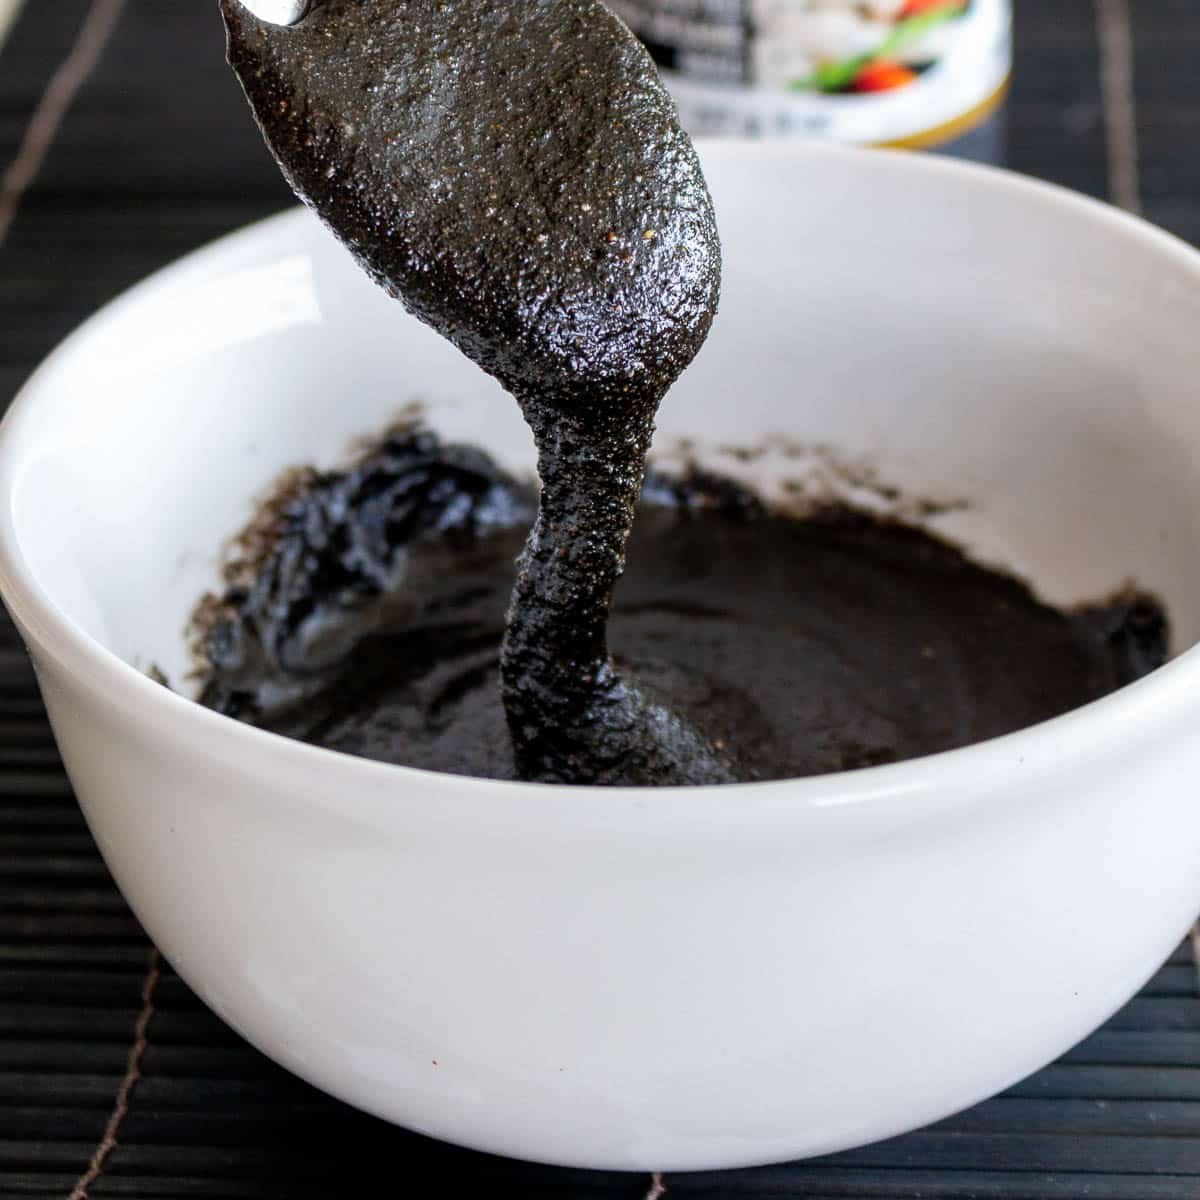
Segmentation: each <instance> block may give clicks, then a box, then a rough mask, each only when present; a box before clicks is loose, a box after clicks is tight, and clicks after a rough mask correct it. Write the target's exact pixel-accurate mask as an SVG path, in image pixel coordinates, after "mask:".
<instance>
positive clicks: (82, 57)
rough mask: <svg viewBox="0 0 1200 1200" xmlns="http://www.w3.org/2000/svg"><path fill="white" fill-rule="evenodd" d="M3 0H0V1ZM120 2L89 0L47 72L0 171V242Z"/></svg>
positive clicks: (101, 49) (114, 19)
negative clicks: (68, 43)
mask: <svg viewBox="0 0 1200 1200" xmlns="http://www.w3.org/2000/svg"><path fill="white" fill-rule="evenodd" d="M5 2H6V0H0V5H3V4H4V3H5ZM45 2H46V0H42V3H45ZM124 8H125V0H93V2H92V6H91V7H90V8H89V9H88V12H87V16H86V17H85V18H84V20H83V24H82V25H81V26H80V27H79V33H78V35H77V36H76V38H75V44H74V45H73V46H72V47H71V52H70V53H69V54H68V55H67V57H66V58H64V59H63V61H62V62H61V63H60V64H59V67H58V70H56V71H55V72H54V74H53V75H52V76H51V77H50V82H49V84H47V85H46V90H45V91H44V92H43V93H42V98H41V100H39V101H38V106H37V108H35V109H34V110H33V116H32V117H31V118H30V121H29V125H28V126H27V127H26V129H25V136H24V137H23V138H22V139H21V144H20V146H19V147H18V149H17V155H16V157H15V158H14V159H13V160H12V162H11V163H9V165H8V168H7V169H6V170H5V172H4V174H3V175H0V243H2V242H3V241H4V239H5V238H6V237H7V236H8V232H9V230H10V229H11V228H12V223H13V221H14V220H15V219H16V216H17V210H18V209H19V208H20V207H21V201H22V200H23V199H24V197H25V193H26V192H27V191H28V190H29V188H30V185H31V184H32V183H33V181H34V180H35V179H36V178H37V177H38V175H39V173H40V172H41V169H42V166H43V164H44V163H45V161H46V155H47V154H49V152H50V147H51V146H52V145H53V144H54V139H55V137H56V136H57V134H58V130H59V127H60V126H61V125H62V122H63V118H64V117H65V116H66V115H67V112H68V111H69V109H70V107H71V102H72V101H73V100H74V99H75V96H76V95H77V94H78V92H79V89H80V88H81V87H82V86H83V85H84V84H85V83H86V82H87V79H88V76H89V75H91V73H92V72H93V71H94V70H95V69H96V64H97V63H98V62H99V61H100V55H101V54H102V53H103V52H104V47H105V46H106V45H107V44H108V39H109V38H110V37H112V33H113V30H114V29H116V27H117V21H118V20H119V19H120V17H121V12H122V10H123V9H124Z"/></svg>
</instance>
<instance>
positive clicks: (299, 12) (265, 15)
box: [239, 0, 314, 25]
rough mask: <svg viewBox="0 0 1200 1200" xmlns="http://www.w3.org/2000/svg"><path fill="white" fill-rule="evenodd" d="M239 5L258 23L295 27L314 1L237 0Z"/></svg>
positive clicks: (312, 5)
mask: <svg viewBox="0 0 1200 1200" xmlns="http://www.w3.org/2000/svg"><path fill="white" fill-rule="evenodd" d="M239 3H240V4H241V5H242V7H243V8H244V9H246V10H247V11H248V12H249V13H251V14H252V15H253V16H256V17H257V18H258V19H259V20H260V21H268V22H270V23H271V24H272V25H295V24H296V23H297V22H298V21H300V20H302V19H303V18H304V17H306V16H308V13H309V11H310V10H311V9H312V8H313V7H314V0H239Z"/></svg>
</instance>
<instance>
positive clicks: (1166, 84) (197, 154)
mask: <svg viewBox="0 0 1200 1200" xmlns="http://www.w3.org/2000/svg"><path fill="white" fill-rule="evenodd" d="M519 2H520V0H514V3H519ZM1127 4H1128V6H1127ZM1130 8H1132V9H1133V10H1134V12H1133V34H1134V37H1133V46H1132V51H1131V52H1130V48H1129V47H1128V46H1127V43H1126V41H1125V38H1124V32H1125V28H1126V22H1127V21H1128V17H1129V9H1130ZM215 9H216V5H215V3H214V0H125V2H124V3H122V0H26V7H25V12H24V15H23V16H22V17H21V19H20V20H19V22H18V24H17V26H16V27H15V29H14V30H13V32H12V34H11V35H10V37H9V39H8V41H7V42H6V43H5V44H4V46H3V48H2V49H0V169H2V167H3V165H4V164H7V163H8V162H10V161H11V160H13V159H14V158H17V160H18V169H17V170H16V171H11V170H10V172H9V174H8V176H7V177H6V189H5V190H4V191H0V218H2V217H3V214H4V210H5V205H7V207H8V208H9V210H10V211H11V210H13V209H14V208H15V209H16V210H17V211H16V219H15V221H14V222H13V223H12V228H11V230H10V231H9V233H8V235H7V238H4V237H3V236H0V399H5V398H7V397H8V396H10V395H11V394H12V393H13V392H14V391H15V390H16V388H17V386H18V385H19V383H20V382H21V381H22V379H24V377H25V376H26V375H27V374H28V372H29V371H30V369H31V368H32V367H33V365H34V364H35V362H36V361H37V360H38V359H39V358H40V357H41V356H42V355H43V354H44V353H45V352H46V351H47V350H48V349H50V347H51V346H52V345H53V344H54V343H55V342H56V341H57V340H58V339H59V338H60V337H61V336H62V335H63V334H64V333H66V332H67V331H68V330H69V329H70V328H71V327H72V326H74V325H75V324H76V323H78V322H79V321H80V320H81V319H82V318H83V317H85V316H86V315H87V314H88V313H90V312H91V311H92V310H94V309H95V308H96V307H97V306H98V305H100V304H101V303H103V302H104V301H106V300H107V299H109V298H110V297H111V296H113V295H114V294H115V293H116V292H118V291H119V290H121V289H122V288H124V287H126V286H127V285H129V284H131V283H133V282H134V281H135V280H137V279H139V278H140V277H142V276H143V275H145V274H146V273H147V272H149V271H151V270H153V269H155V268H156V267H158V266H160V265H162V264H163V263H165V262H167V261H168V260H170V259H172V258H174V257H176V256H177V255H179V254H181V253H183V252H184V251H187V250H189V249H191V248H193V247H195V246H197V245H199V244H201V243H203V242H205V241H207V240H209V239H211V238H213V237H215V236H217V235H218V234H220V233H223V232H225V231H227V230H229V229H231V228H233V227H234V226H236V225H240V224H242V223H244V222H246V221H248V220H251V219H253V218H255V217H258V216H261V215H263V214H265V213H267V212H270V211H273V210H274V209H277V208H279V207H281V206H283V205H285V204H287V203H289V201H290V197H289V196H288V194H287V193H286V191H285V190H284V188H283V185H282V184H281V183H280V182H279V179H278V175H277V173H276V171H275V169H274V167H273V166H272V165H271V163H270V162H269V161H268V159H267V156H266V152H265V151H264V149H263V148H262V146H261V144H260V143H259V141H258V138H257V136H256V134H255V133H254V130H253V128H252V126H251V123H250V121H249V120H248V117H247V114H246V111H245V108H244V106H243V104H242V101H241V99H240V97H239V95H238V93H237V90H236V86H235V85H234V84H233V82H232V80H231V78H230V77H229V75H228V73H227V72H226V70H225V68H224V65H223V62H222V47H221V37H220V32H219V28H218V21H217V17H216V11H215ZM1017 9H1018V13H1017V17H1018V23H1017V31H1018V38H1017V44H1018V55H1017V70H1016V77H1015V85H1014V90H1013V96H1012V102H1011V106H1010V125H1011V138H1012V148H1011V153H1010V160H1011V162H1012V165H1014V166H1016V167H1018V168H1019V169H1021V170H1025V171H1029V172H1031V173H1034V174H1037V175H1041V176H1043V177H1045V178H1049V179H1053V180H1055V181H1058V182H1061V183H1064V184H1067V185H1069V186H1072V187H1076V188H1079V189H1081V190H1083V191H1086V192H1089V193H1092V194H1094V195H1099V196H1104V195H1106V194H1109V193H1110V191H1114V192H1115V194H1116V195H1117V196H1118V197H1119V198H1120V199H1121V200H1122V202H1124V203H1126V204H1129V205H1131V206H1136V205H1138V204H1139V203H1140V204H1142V205H1143V206H1144V209H1145V211H1146V213H1147V215H1148V216H1149V217H1151V219H1153V220H1157V221H1159V222H1161V223H1163V224H1165V225H1166V226H1167V227H1169V228H1171V229H1173V230H1175V231H1176V232H1178V233H1181V234H1182V235H1183V236H1185V237H1190V238H1192V239H1196V240H1200V156H1198V155H1197V154H1196V153H1195V151H1196V149H1197V140H1198V136H1200V69H1198V68H1197V63H1198V62H1200V16H1198V15H1197V12H1196V9H1195V7H1194V0H1094V2H1093V0H1019V2H1018V5H1017ZM114 20H115V25H113V21H114ZM1102 63H1103V64H1104V69H1103V71H1102V70H1101V64H1102ZM1131 66H1135V67H1136V71H1135V73H1134V76H1135V78H1136V89H1135V91H1136V95H1134V94H1133V92H1132V91H1131V90H1130V89H1129V87H1128V82H1129V69H1130V67H1131ZM68 101H71V103H68ZM60 111H61V112H64V113H65V119H63V120H62V121H61V122H59V121H57V119H56V118H57V116H58V115H59V113H60ZM22 145H23V146H24V149H23V151H22V152H21V153H20V154H19V155H18V148H19V147H21V146H22ZM1139 148H1140V155H1141V162H1140V169H1139V163H1138V154H1139ZM15 193H19V194H15ZM18 201H19V204H18V203H16V202H18ZM2 225H3V221H2V219H0V227H2ZM1094 936H1097V937H1103V930H1097V931H1095V932H1094ZM864 952H866V951H864ZM880 1017H881V1019H883V1020H886V1014H882V1013H881V1014H880ZM114 1134H115V1141H112V1142H106V1136H111V1135H114ZM89 1164H93V1165H92V1166H91V1168H90V1169H89ZM663 1185H664V1186H665V1187H666V1188H667V1189H668V1194H669V1196H670V1197H672V1198H674V1200H683V1198H686V1197H721V1196H780V1197H783V1196H805V1197H822V1196H823V1197H887V1198H894V1200H901V1198H906V1197H912V1198H915V1197H927V1198H934V1197H954V1198H956V1200H961V1198H966V1197H980V1198H983V1197H994V1198H1000V1197H1004V1198H1009V1200H1018V1198H1021V1200H1043V1198H1044V1200H1050V1198H1052V1197H1063V1198H1065V1197H1070V1198H1072V1200H1074V1198H1077V1197H1093V1198H1095V1200H1196V1198H1197V1197H1200V995H1198V992H1197V977H1196V969H1195V963H1194V960H1193V957H1192V954H1191V951H1190V948H1188V947H1181V948H1180V950H1179V951H1178V952H1177V953H1176V954H1175V955H1174V956H1173V957H1172V959H1171V961H1170V962H1169V963H1168V964H1167V965H1166V966H1164V968H1163V970H1162V971H1161V972H1160V973H1159V975H1158V976H1157V977H1156V978H1155V980H1154V981H1153V983H1152V984H1151V985H1150V986H1149V987H1148V988H1147V989H1146V991H1145V992H1144V993H1143V994H1142V995H1141V996H1139V997H1138V998H1137V999H1136V1000H1134V1001H1133V1003H1132V1004H1130V1005H1129V1006H1128V1008H1126V1009H1125V1010H1124V1011H1123V1012H1122V1013H1121V1014H1120V1015H1119V1016H1118V1017H1116V1018H1115V1019H1114V1020H1113V1021H1111V1022H1110V1023H1109V1024H1108V1025H1107V1026H1106V1027H1105V1029H1104V1030H1102V1031H1101V1032H1100V1033H1097V1034H1096V1035H1095V1036H1094V1037H1092V1038H1090V1039H1089V1040H1088V1041H1087V1042H1086V1043H1084V1044H1083V1045H1082V1046H1080V1047H1079V1048H1078V1049H1076V1050H1075V1051H1073V1052H1072V1053H1071V1054H1069V1055H1067V1057H1066V1058H1065V1059H1063V1060H1062V1061H1061V1062H1060V1063H1058V1064H1056V1065H1055V1066H1053V1067H1051V1068H1049V1069H1047V1070H1046V1071H1043V1072H1041V1073H1040V1074H1039V1075H1037V1076H1035V1077H1034V1078H1032V1079H1030V1080H1028V1081H1026V1082H1025V1083H1023V1084H1021V1085H1020V1086H1019V1087H1017V1088H1014V1089H1013V1090H1012V1091H1011V1092H1009V1093H1007V1094H1006V1095H1005V1096H1002V1097H1000V1098H998V1099H996V1100H993V1101H991V1102H989V1103H987V1104H984V1105H982V1106H981V1107H979V1108H977V1109H975V1110H973V1111H972V1112H969V1113H965V1114H963V1115H961V1116H958V1117H955V1118H953V1119H952V1120H949V1121H946V1122H943V1123H942V1124H941V1125H938V1126H936V1127H934V1128H932V1129H929V1130H925V1131H923V1132H920V1133H915V1134H912V1135H910V1136H908V1137H904V1138H899V1139H896V1140H894V1141H891V1142H887V1143H883V1144H881V1145H877V1146H873V1147H869V1148H866V1149H863V1150H859V1151H855V1152H854V1153H851V1154H843V1155H840V1156H837V1157H835V1158H830V1159H825V1160H820V1161H814V1162H809V1163H803V1164H796V1165H791V1166H784V1167H773V1168H768V1169H764V1170H758V1171H743V1172H735V1173H727V1174H722V1175H686V1176H685V1175H679V1176H671V1177H668V1178H667V1179H666V1180H665V1181H663ZM657 1186H658V1185H657V1184H652V1181H651V1180H649V1179H647V1178H644V1177H637V1176H621V1175H605V1174H597V1173H588V1172H576V1171H557V1170H548V1169H543V1168H539V1167H530V1166H527V1165H524V1164H519V1163H510V1162H506V1161H503V1160H499V1159H493V1158H488V1157H486V1156H483V1155H477V1154H471V1153H467V1152H463V1151H458V1150H454V1149H452V1148H449V1147H446V1146H442V1145H440V1144H438V1143H434V1142H430V1141H427V1140H425V1139H421V1138H417V1137H414V1136H412V1135H410V1134H406V1133H404V1132H402V1131H399V1130H396V1129H393V1128H391V1127H389V1126H386V1125H384V1124H382V1123H380V1122H378V1121H374V1120H371V1119H369V1118H367V1117H364V1116H362V1115H360V1114H358V1113H355V1112H354V1111H352V1110H350V1109H348V1108H345V1107H344V1106H342V1105H339V1104H337V1103H335V1102H334V1101H331V1100H329V1099H327V1098H325V1097H324V1096H322V1095H320V1094H319V1093H317V1092H315V1091H313V1090H312V1089H310V1088H308V1087H306V1086H305V1085H303V1084H301V1083H299V1082H297V1081H295V1080H293V1079H291V1078H290V1077H289V1076H287V1075H286V1074H285V1073H284V1072H282V1071H280V1070H279V1069H278V1068H276V1067H274V1066H273V1065H272V1064H270V1063H269V1062H267V1061H266V1060H265V1059H264V1058H263V1057H262V1056H261V1055H259V1054H258V1053H257V1052H255V1051H254V1050H252V1049H251V1048H250V1047H248V1046H247V1045H246V1044H245V1043H243V1042H242V1041H240V1040H239V1039H238V1038H237V1037H236V1036H235V1035H234V1034H232V1033H231V1032H230V1031H229V1030H227V1029H226V1028H225V1027H224V1026H223V1025H222V1024H221V1023H220V1022H219V1021H218V1020H217V1019H216V1018H215V1017H213V1016H212V1015H211V1014H209V1013H208V1012H207V1011H206V1010H205V1009H204V1008H203V1006H202V1005H200V1003H199V1002H198V1001H197V1000H196V999H195V998H194V997H193V996H192V995H191V993H190V992H189V991H188V990H187V989H186V988H185V987H184V986H183V985H182V984H181V983H180V982H179V980H178V979H177V978H176V977H175V976H174V975H173V974H172V972H171V971H170V969H169V968H168V967H167V966H165V965H164V964H162V963H160V962H159V961H158V959H157V956H156V955H154V954H153V952H152V950H151V947H150V946H149V944H148V943H147V941H146V939H145V937H144V935H143V934H142V932H141V930H140V929H139V928H138V925H137V923H136V922H135V921H134V919H133V918H132V917H131V916H130V914H129V912H128V910H127V909H126V908H125V906H124V903H123V902H122V900H121V897H120V896H119V894H118V893H117V891H116V889H115V888H114V887H113V885H112V882H111V880H110V879H109V876H108V873H107V871H106V870H105V868H104V865H103V863H102V862H101V860H100V858H99V856H98V854H97V853H96V850H95V847H94V845H93V843H92V840H91V838H90V836H89V835H88V832H87V829H86V828H85V826H84V823H83V821H82V819H81V817H80V815H79V812H78V810H77V808H76V806H75V802H74V800H73V798H72V796H71V791H70V788H69V786H68V784H67V781H66V778H65V776H64V775H63V772H62V768H61V765H60V763H59V760H58V756H57V753H56V751H55V749H54V743H53V740H52V738H51V735H50V730H49V727H48V725H47V723H46V719H45V715H44V712H43V709H42V705H41V702H40V701H39V699H38V697H37V693H36V690H35V687H34V680H33V675H32V672H31V671H30V669H29V666H28V664H27V662H26V659H25V657H24V653H23V651H22V649H21V647H20V645H19V643H18V640H17V638H16V635H15V633H14V632H13V631H12V628H11V626H9V625H8V623H7V621H3V623H2V624H0V1196H13V1197H16V1196H58V1197H69V1196H75V1197H80V1196H82V1195H84V1194H85V1193H86V1194H87V1195H90V1196H92V1197H97V1198H98V1197H105V1196H110V1197H118V1196H125V1197H141V1198H142V1200H177V1198H182V1197H220V1198H226V1197H228V1198H234V1197H271V1198H273V1200H275V1198H285V1197H286V1198H291V1197H297V1198H299V1197H336V1196H343V1195H352V1194H375V1193H377V1192H380V1191H382V1190H384V1189H388V1190H391V1189H395V1190H397V1191H400V1192H412V1193H419V1194H422V1195H423V1194H427V1193H428V1194H434V1193H436V1194H439V1195H445V1196H448V1197H455V1196H459V1195H467V1196H474V1195H478V1196H483V1195H488V1196H510V1195H511V1196H556V1197H573V1198H575V1197H578V1198H582V1197H622V1198H626V1197H627V1198H629V1200H635V1198H640V1197H643V1196H646V1195H647V1194H649V1193H651V1192H652V1191H654V1190H655V1189H656V1188H657Z"/></svg>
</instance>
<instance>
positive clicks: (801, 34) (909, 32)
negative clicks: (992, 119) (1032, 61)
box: [611, 0, 1012, 146]
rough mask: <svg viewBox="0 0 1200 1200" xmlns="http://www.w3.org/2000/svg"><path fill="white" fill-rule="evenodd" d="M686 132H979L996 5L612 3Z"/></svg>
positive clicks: (995, 49)
mask: <svg viewBox="0 0 1200 1200" xmlns="http://www.w3.org/2000/svg"><path fill="white" fill-rule="evenodd" d="M611 7H613V8H614V9H615V10H616V11H617V12H618V13H619V14H620V15H621V16H622V17H623V18H624V19H625V20H626V21H627V22H628V23H629V25H630V27H631V28H632V29H633V30H634V32H635V33H637V34H638V35H639V36H640V37H641V38H642V40H643V41H644V42H645V43H646V45H647V47H648V48H649V50H650V52H651V54H652V55H653V56H654V58H655V60H656V61H657V63H658V64H659V66H660V68H661V69H662V71H663V75H664V78H665V79H666V81H667V83H668V85H669V86H670V87H671V89H672V91H673V92H674V93H675V97H676V100H677V102H678V104H679V108H680V114H681V116H682V118H683V120H684V123H685V124H686V125H687V126H688V127H689V128H690V129H691V131H692V132H693V133H699V134H734V135H745V136H771V135H775V136H778V135H807V136H815V137H825V138H831V139H833V140H837V141H844V142H853V143H858V144H864V145H896V144H899V145H907V146H927V145H938V144H941V143H945V142H949V141H951V140H952V139H954V138H956V137H959V136H960V135H962V134H964V133H967V132H969V131H970V130H971V129H973V128H975V127H977V126H979V125H981V124H982V123H983V122H985V121H986V119H987V118H988V117H989V116H990V115H991V114H992V112H993V111H994V110H995V109H996V108H997V107H998V105H999V103H1000V100H1001V99H1002V96H1003V92H1004V88H1005V84H1006V83H1007V80H1008V74H1009V69H1010V64H1011V59H1012V53H1011V10H1010V5H1009V0H612V5H611Z"/></svg>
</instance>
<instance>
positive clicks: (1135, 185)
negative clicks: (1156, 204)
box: [1096, 0, 1142, 213]
mask: <svg viewBox="0 0 1200 1200" xmlns="http://www.w3.org/2000/svg"><path fill="white" fill-rule="evenodd" d="M1096 34H1097V37H1098V38H1099V40H1100V95H1101V99H1102V101H1103V103H1104V133H1105V138H1106V140H1107V145H1108V194H1109V197H1110V199H1111V200H1112V202H1113V203H1114V204H1119V205H1120V206H1121V207H1122V208H1124V209H1127V210H1128V211H1129V212H1131V213H1140V212H1141V211H1142V189H1141V183H1140V175H1139V167H1138V157H1139V151H1138V128H1137V98H1136V94H1135V92H1134V78H1133V23H1132V21H1131V20H1130V14H1129V0H1096Z"/></svg>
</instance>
